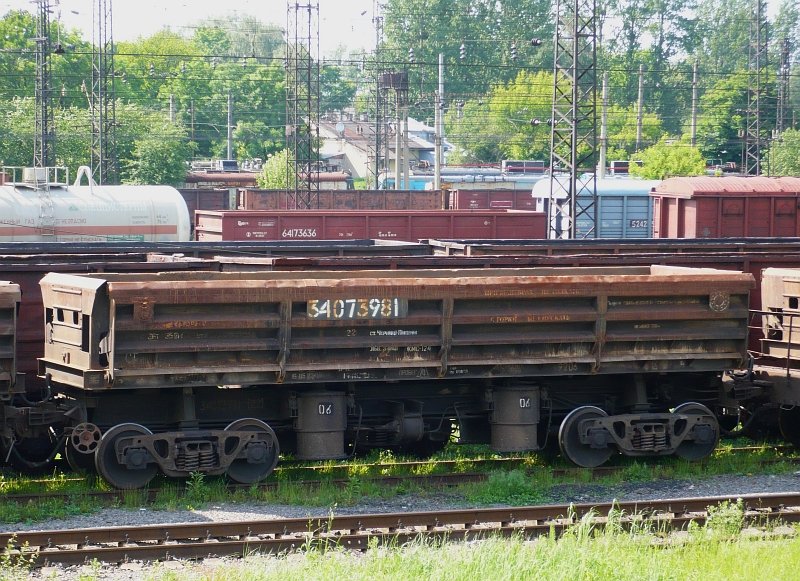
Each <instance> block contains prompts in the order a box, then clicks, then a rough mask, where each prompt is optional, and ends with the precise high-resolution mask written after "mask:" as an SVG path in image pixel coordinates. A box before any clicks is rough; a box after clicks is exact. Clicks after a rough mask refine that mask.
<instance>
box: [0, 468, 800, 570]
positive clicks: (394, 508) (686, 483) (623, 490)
mask: <svg viewBox="0 0 800 581" xmlns="http://www.w3.org/2000/svg"><path fill="white" fill-rule="evenodd" d="M791 492H800V472H796V473H794V474H784V475H753V476H738V475H730V476H715V477H711V478H706V479H694V480H657V481H650V482H636V483H628V484H620V485H613V486H606V485H595V484H579V485H559V486H555V487H553V489H552V491H551V497H550V498H548V499H547V501H546V503H552V504H565V503H570V502H573V503H591V502H598V503H600V502H611V501H613V500H619V501H636V500H656V499H667V498H685V497H706V496H732V495H742V496H744V495H749V494H765V493H791ZM459 508H479V507H477V506H475V505H473V504H469V503H466V502H465V501H464V500H463V499H461V498H459V497H456V496H455V495H454V494H452V493H448V492H442V493H431V494H429V495H424V496H423V495H419V494H415V495H408V496H399V497H395V498H391V499H364V501H363V502H360V503H358V504H356V505H354V506H334V507H323V506H320V507H300V506H287V505H273V504H256V503H252V504H250V503H237V504H233V503H231V504H228V503H215V504H212V505H209V506H206V507H203V508H199V509H194V510H181V511H162V510H154V509H150V508H140V509H131V510H126V509H116V508H115V509H103V510H100V511H98V512H97V513H94V514H89V515H80V516H75V517H71V518H67V519H60V520H46V521H41V522H37V523H24V524H8V523H3V524H0V529H2V530H3V531H12V532H20V531H28V530H53V529H65V528H70V529H75V528H97V527H109V526H136V525H140V526H144V525H153V524H165V523H182V522H223V521H242V520H265V519H279V518H305V517H330V516H336V515H352V514H364V513H381V512H399V513H402V512H418V511H428V510H441V509H459ZM225 562H226V560H225V559H213V560H206V562H205V563H204V565H203V568H204V570H208V568H209V567H212V566H213V565H214V564H215V563H218V564H219V565H220V566H224V563H225ZM196 567H197V565H196V564H191V563H184V562H180V561H176V562H170V563H155V564H147V563H126V564H123V565H119V566H112V565H97V564H95V565H94V566H90V565H83V566H80V567H61V566H51V567H45V568H43V569H38V570H35V571H33V572H32V573H31V578H36V579H59V581H73V580H77V579H80V578H84V579H85V578H87V576H89V577H90V578H95V579H108V580H109V581H123V580H128V579H142V578H144V577H148V576H152V575H155V576H160V575H161V574H162V573H167V571H169V572H171V573H177V574H179V575H181V577H183V574H184V573H185V574H186V575H189V576H190V572H191V571H194V572H197V571H196Z"/></svg>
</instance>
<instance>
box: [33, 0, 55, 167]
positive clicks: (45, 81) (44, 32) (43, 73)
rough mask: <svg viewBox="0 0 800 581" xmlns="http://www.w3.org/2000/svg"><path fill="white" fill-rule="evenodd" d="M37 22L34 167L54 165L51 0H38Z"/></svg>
mask: <svg viewBox="0 0 800 581" xmlns="http://www.w3.org/2000/svg"><path fill="white" fill-rule="evenodd" d="M37 8H38V15H37V19H36V112H35V124H36V135H35V138H34V144H33V165H34V166H35V167H53V166H54V165H55V155H56V154H55V128H54V127H55V122H54V120H53V104H52V101H51V98H52V82H53V81H52V78H51V75H50V54H51V52H52V50H51V43H50V13H51V9H50V0H37Z"/></svg>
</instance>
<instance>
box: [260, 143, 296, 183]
mask: <svg viewBox="0 0 800 581" xmlns="http://www.w3.org/2000/svg"><path fill="white" fill-rule="evenodd" d="M288 159H289V150H288V149H284V150H282V151H279V152H278V153H276V154H274V155H272V156H270V157H269V158H268V159H267V161H266V162H264V167H263V169H262V170H261V173H260V174H259V175H258V177H257V178H256V181H257V182H258V187H259V188H263V189H266V190H287V189H289V188H294V187H295V185H296V184H297V176H296V175H295V174H294V173H289V172H288V170H287V167H288V166H287V162H288Z"/></svg>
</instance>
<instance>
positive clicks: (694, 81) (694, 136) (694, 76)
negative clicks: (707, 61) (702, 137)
mask: <svg viewBox="0 0 800 581" xmlns="http://www.w3.org/2000/svg"><path fill="white" fill-rule="evenodd" d="M691 135H692V147H695V146H697V61H694V65H692V132H691Z"/></svg>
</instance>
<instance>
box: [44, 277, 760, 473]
mask: <svg viewBox="0 0 800 581" xmlns="http://www.w3.org/2000/svg"><path fill="white" fill-rule="evenodd" d="M41 284H42V294H43V297H44V306H45V313H46V315H45V319H46V329H47V342H46V345H45V356H44V357H43V358H42V359H41V360H40V369H39V373H40V375H42V376H45V375H46V376H48V377H49V378H50V382H51V385H52V386H53V389H55V390H57V392H58V393H60V394H61V395H62V398H66V399H67V400H68V401H72V402H73V403H72V405H71V406H70V409H72V410H73V412H72V415H71V416H70V418H69V420H70V422H69V425H68V431H69V430H72V432H71V434H73V436H72V437H71V438H70V440H69V441H70V442H73V441H75V440H76V439H77V441H78V442H79V443H82V444H84V449H76V450H72V451H69V450H68V452H67V455H68V458H69V457H70V456H72V457H73V460H72V461H73V462H75V463H76V464H85V463H87V461H93V462H94V465H95V466H96V467H97V469H98V470H99V472H100V474H101V475H103V476H104V477H105V478H106V479H107V480H108V481H109V482H111V483H112V484H114V485H115V486H118V487H122V488H131V487H137V486H143V485H145V484H146V483H147V482H148V481H149V480H150V479H151V478H152V477H153V476H154V475H155V474H156V473H157V472H158V471H159V470H161V471H162V472H164V473H166V474H167V475H170V476H186V475H188V474H189V473H191V472H193V471H200V472H206V473H211V474H219V473H222V472H226V473H227V474H228V475H229V476H230V477H231V478H233V479H234V480H237V481H240V482H253V481H256V480H259V479H261V478H263V477H264V476H266V475H267V474H269V473H270V472H271V470H272V468H273V467H274V465H275V463H276V462H277V458H278V451H279V448H280V449H288V450H290V451H293V452H294V453H295V454H296V456H297V457H299V458H313V459H332V458H338V457H342V456H344V455H345V454H347V453H351V452H353V451H354V450H362V449H365V448H387V447H388V448H396V449H402V450H417V451H430V450H431V449H435V448H436V447H437V446H441V445H443V444H444V442H446V441H447V440H448V439H449V438H450V436H451V433H452V432H453V430H454V429H455V428H456V427H457V428H458V431H459V434H460V437H461V438H462V441H473V442H491V445H492V446H493V448H494V449H496V450H498V451H522V450H537V449H540V448H541V447H542V446H543V445H544V444H545V442H546V441H547V439H548V437H547V434H549V433H550V432H553V438H557V441H558V442H559V445H560V447H561V450H562V452H563V453H564V454H565V455H566V456H567V457H568V458H569V459H570V460H572V461H573V462H575V463H577V464H579V465H582V466H597V465H599V464H602V463H603V462H605V461H606V460H607V459H608V458H609V457H610V456H611V455H612V454H613V453H614V452H615V451H620V452H622V453H624V454H628V455H634V456H646V455H663V454H670V453H676V454H678V455H680V456H681V457H684V458H691V459H696V458H700V457H703V456H705V455H707V454H709V453H710V452H711V451H712V450H713V449H714V448H715V446H716V443H717V439H718V437H719V427H718V424H717V420H716V418H715V415H714V413H713V412H712V411H711V410H712V409H714V410H716V409H717V408H721V407H725V406H726V405H729V404H728V403H726V396H725V394H723V392H722V391H721V374H722V372H723V371H724V370H727V369H731V368H736V367H738V366H739V365H740V363H741V362H742V360H743V358H744V357H745V356H746V340H747V313H748V310H747V303H748V293H749V291H750V289H751V287H752V285H753V278H752V276H750V275H745V274H742V273H733V272H725V271H717V270H713V269H685V268H670V267H659V266H653V267H632V268H572V269H554V268H541V269H485V270H482V271H480V272H477V271H474V270H473V271H460V270H442V271H440V270H426V271H350V272H344V273H343V272H324V271H306V272H297V273H292V272H272V273H268V272H260V273H252V272H250V273H247V272H242V273H199V272H198V273H161V274H145V273H139V274H131V275H121V274H108V275H99V276H73V275H63V274H50V275H48V276H46V277H45V278H44V279H43V280H42V283H41ZM62 401H64V400H63V399H62ZM76 411H79V412H80V413H76ZM76 431H77V433H78V434H79V435H80V437H78V438H76V437H75V436H74V434H75V432H76ZM556 431H557V432H558V433H557V435H556V434H555V432H556ZM86 434H88V435H89V436H87V437H83V436H84V435H86ZM100 435H102V437H99V436H100ZM551 441H552V440H551ZM86 442H89V444H90V445H85V443H86ZM68 445H69V444H68ZM76 456H77V457H78V458H79V459H78V460H76V459H75V457H76Z"/></svg>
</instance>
